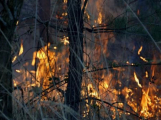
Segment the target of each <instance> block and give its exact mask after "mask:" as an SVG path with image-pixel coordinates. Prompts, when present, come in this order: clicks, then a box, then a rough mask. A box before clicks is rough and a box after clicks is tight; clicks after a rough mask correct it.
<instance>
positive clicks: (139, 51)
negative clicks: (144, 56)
mask: <svg viewBox="0 0 161 120" xmlns="http://www.w3.org/2000/svg"><path fill="white" fill-rule="evenodd" d="M142 49H143V46H141V47H140V48H139V50H138V55H140V53H141V51H142Z"/></svg>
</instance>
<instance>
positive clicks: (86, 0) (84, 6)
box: [82, 0, 88, 16]
mask: <svg viewBox="0 0 161 120" xmlns="http://www.w3.org/2000/svg"><path fill="white" fill-rule="evenodd" d="M87 2H88V0H85V1H84V5H83V9H82V16H83V15H84V11H85V8H86V6H87Z"/></svg>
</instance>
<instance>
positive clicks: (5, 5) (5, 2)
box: [2, 0, 13, 20]
mask: <svg viewBox="0 0 161 120" xmlns="http://www.w3.org/2000/svg"><path fill="white" fill-rule="evenodd" d="M2 4H3V6H4V8H5V9H6V11H7V12H8V15H9V18H10V19H11V20H13V15H12V13H11V10H10V9H9V7H8V5H7V0H5V1H4V2H2Z"/></svg>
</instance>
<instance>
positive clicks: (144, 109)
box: [140, 88, 152, 117]
mask: <svg viewBox="0 0 161 120" xmlns="http://www.w3.org/2000/svg"><path fill="white" fill-rule="evenodd" d="M142 92H143V96H142V100H141V112H140V115H142V116H144V117H152V113H149V107H148V106H149V105H151V99H150V97H149V95H148V94H149V88H148V90H147V91H145V90H142Z"/></svg>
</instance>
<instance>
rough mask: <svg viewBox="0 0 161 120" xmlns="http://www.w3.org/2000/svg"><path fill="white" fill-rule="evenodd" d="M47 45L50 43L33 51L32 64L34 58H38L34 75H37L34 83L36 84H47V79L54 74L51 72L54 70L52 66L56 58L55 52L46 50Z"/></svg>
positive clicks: (33, 63)
mask: <svg viewBox="0 0 161 120" xmlns="http://www.w3.org/2000/svg"><path fill="white" fill-rule="evenodd" d="M48 47H50V43H48V45H46V46H45V47H44V48H42V49H40V50H39V51H35V52H34V53H33V60H32V65H35V59H36V58H37V59H39V63H38V68H37V71H36V76H37V77H38V78H37V79H38V81H37V82H36V84H37V85H38V86H48V85H49V84H50V83H49V81H48V79H49V78H50V77H52V76H54V75H53V73H54V71H55V70H54V69H53V67H54V66H55V62H54V59H56V58H55V52H51V51H47V49H48ZM49 61H50V62H49ZM45 88H46V87H45Z"/></svg>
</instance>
